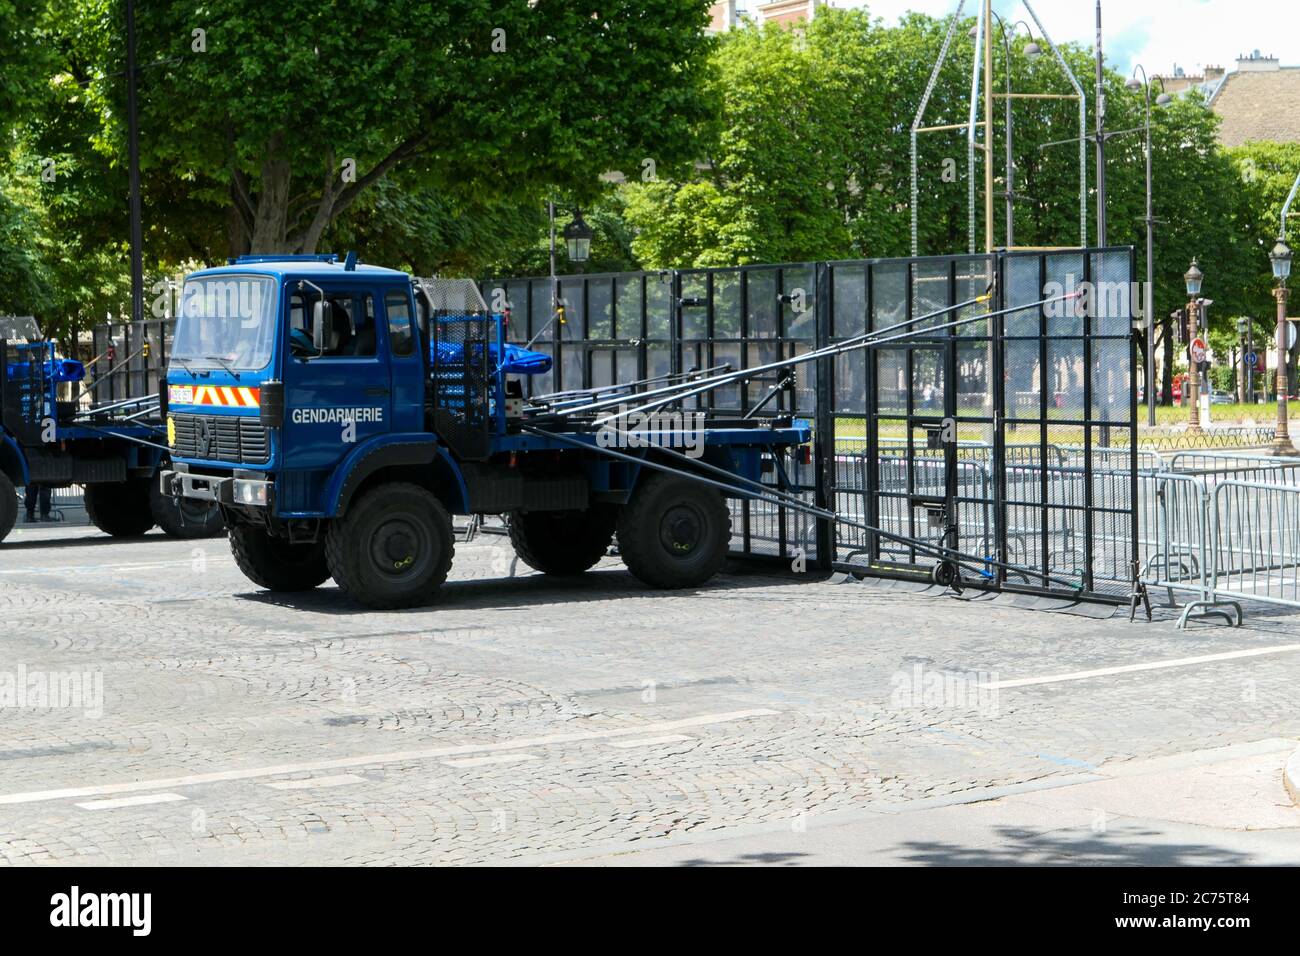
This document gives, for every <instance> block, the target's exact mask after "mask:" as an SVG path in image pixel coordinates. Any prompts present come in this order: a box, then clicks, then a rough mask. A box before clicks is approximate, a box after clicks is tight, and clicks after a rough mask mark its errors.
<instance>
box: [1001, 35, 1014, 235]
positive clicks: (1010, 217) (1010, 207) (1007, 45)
mask: <svg viewBox="0 0 1300 956" xmlns="http://www.w3.org/2000/svg"><path fill="white" fill-rule="evenodd" d="M998 25H999V26H1001V27H1002V48H1003V50H1004V51H1005V52H1006V55H1007V183H1006V194H1007V239H1006V247H1007V248H1008V249H1010V248H1011V247H1012V246H1014V245H1015V244H1016V242H1015V236H1016V221H1015V220H1016V213H1015V200H1016V196H1015V181H1016V164H1015V161H1014V160H1013V159H1012V155H1013V154H1012V146H1013V144H1014V142H1015V141H1014V132H1013V127H1012V119H1011V40H1010V39H1009V38H1008V37H1007V25H1006V24H1005V23H1003V22H1002V18H1001V17H998Z"/></svg>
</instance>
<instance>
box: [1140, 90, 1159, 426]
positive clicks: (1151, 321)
mask: <svg viewBox="0 0 1300 956" xmlns="http://www.w3.org/2000/svg"><path fill="white" fill-rule="evenodd" d="M1142 90H1143V92H1144V93H1145V94H1146V121H1147V128H1146V135H1147V288H1146V293H1147V294H1146V302H1145V304H1144V305H1143V311H1144V312H1146V316H1145V318H1146V326H1147V374H1146V379H1147V383H1146V393H1147V395H1146V398H1147V424H1148V425H1150V426H1151V427H1153V428H1154V427H1155V424H1156V402H1155V395H1156V326H1155V315H1156V310H1155V303H1154V302H1153V301H1152V300H1153V299H1154V297H1155V291H1156V266H1155V261H1156V260H1155V255H1156V253H1155V241H1154V239H1153V238H1152V228H1153V226H1154V224H1155V220H1154V218H1153V213H1152V206H1151V84H1150V82H1149V81H1148V80H1147V71H1146V69H1145V68H1144V69H1143V70H1142Z"/></svg>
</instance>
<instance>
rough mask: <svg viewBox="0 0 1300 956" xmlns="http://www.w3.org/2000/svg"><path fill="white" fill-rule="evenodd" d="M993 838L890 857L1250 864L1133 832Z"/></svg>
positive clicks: (1007, 830) (1234, 855)
mask: <svg viewBox="0 0 1300 956" xmlns="http://www.w3.org/2000/svg"><path fill="white" fill-rule="evenodd" d="M997 833H998V835H999V836H1000V837H1001V838H1002V841H1001V843H1000V844H998V845H996V846H977V847H972V846H962V845H959V844H956V843H942V842H938V841H933V842H932V841H912V842H908V843H902V844H900V845H899V846H898V848H897V850H896V851H895V854H896V855H898V856H901V858H902V859H904V860H906V861H908V862H911V863H915V864H920V865H922V866H1062V865H1069V866H1244V865H1246V864H1249V863H1250V862H1251V861H1252V858H1251V856H1250V855H1249V854H1246V853H1241V852H1239V851H1237V850H1232V849H1229V848H1227V847H1220V846H1210V845H1208V844H1200V843H1176V842H1174V843H1146V842H1142V841H1144V840H1146V839H1151V838H1158V837H1159V836H1160V833H1159V832H1158V831H1154V830H1145V829H1136V828H1133V829H1129V828H1124V829H1115V830H1112V831H1111V832H1110V833H1109V835H1107V836H1099V835H1097V834H1095V833H1092V832H1088V833H1079V834H1071V833H1069V832H1066V831H1060V830H1056V831H1051V832H1047V833H1031V832H1028V831H1026V830H1024V829H1022V828H1018V827H998V828H997ZM895 854H891V856H893V855H895ZM862 862H863V863H870V862H872V861H871V860H863V861H862Z"/></svg>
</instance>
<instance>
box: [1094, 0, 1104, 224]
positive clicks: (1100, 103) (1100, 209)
mask: <svg viewBox="0 0 1300 956" xmlns="http://www.w3.org/2000/svg"><path fill="white" fill-rule="evenodd" d="M1104 82H1105V72H1104V68H1103V65H1102V54H1101V0H1097V108H1096V111H1095V112H1096V117H1097V245H1099V246H1105V245H1106V89H1105V86H1104V85H1103V84H1104Z"/></svg>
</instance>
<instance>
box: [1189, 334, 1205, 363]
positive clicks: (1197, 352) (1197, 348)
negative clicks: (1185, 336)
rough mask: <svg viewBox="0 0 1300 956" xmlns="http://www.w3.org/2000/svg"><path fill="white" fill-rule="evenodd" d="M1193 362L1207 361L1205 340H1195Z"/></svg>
mask: <svg viewBox="0 0 1300 956" xmlns="http://www.w3.org/2000/svg"><path fill="white" fill-rule="evenodd" d="M1190 347H1191V351H1192V361H1193V362H1204V361H1205V341H1204V340H1203V339H1193V340H1192V344H1191V346H1190Z"/></svg>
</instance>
